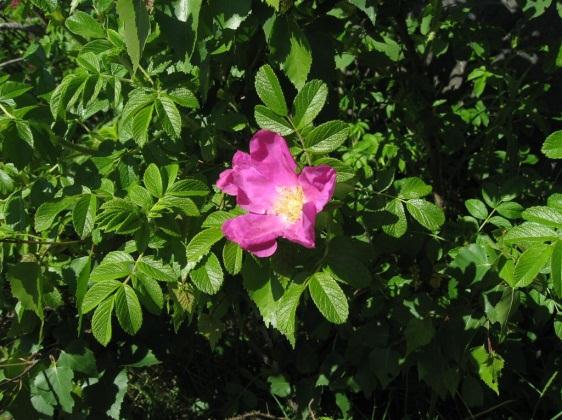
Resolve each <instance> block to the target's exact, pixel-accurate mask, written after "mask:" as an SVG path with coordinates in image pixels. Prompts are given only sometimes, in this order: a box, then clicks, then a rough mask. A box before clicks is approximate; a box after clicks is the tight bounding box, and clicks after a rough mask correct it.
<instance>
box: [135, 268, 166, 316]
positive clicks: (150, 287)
mask: <svg viewBox="0 0 562 420" xmlns="http://www.w3.org/2000/svg"><path fill="white" fill-rule="evenodd" d="M137 278H138V280H139V283H140V286H141V287H140V289H141V296H142V294H143V293H144V294H146V296H148V297H149V298H150V300H151V301H152V303H154V305H156V307H157V308H158V310H160V311H161V310H162V308H163V307H164V294H163V293H162V289H161V288H160V285H159V284H158V282H157V281H156V280H154V279H153V278H152V277H148V276H146V275H139V276H138V277H137ZM142 302H143V305H144V304H145V303H146V302H145V301H144V300H143V301H142ZM145 306H146V305H145Z"/></svg>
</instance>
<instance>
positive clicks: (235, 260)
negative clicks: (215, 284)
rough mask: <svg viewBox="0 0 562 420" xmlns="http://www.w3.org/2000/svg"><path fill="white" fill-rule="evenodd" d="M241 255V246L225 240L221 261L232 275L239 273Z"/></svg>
mask: <svg viewBox="0 0 562 420" xmlns="http://www.w3.org/2000/svg"><path fill="white" fill-rule="evenodd" d="M243 255H244V253H243V252H242V248H240V246H238V244H237V243H235V242H230V241H226V243H225V244H224V248H223V249H222V261H223V263H224V268H226V271H228V272H229V273H230V274H232V275H236V274H238V273H240V270H242V257H243Z"/></svg>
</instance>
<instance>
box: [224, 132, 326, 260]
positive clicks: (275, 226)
mask: <svg viewBox="0 0 562 420" xmlns="http://www.w3.org/2000/svg"><path fill="white" fill-rule="evenodd" d="M296 169H297V163H296V162H295V160H294V159H293V157H292V156H291V153H290V152H289V148H288V147H287V142H286V141H285V139H284V138H283V137H281V136H280V135H278V134H276V133H273V132H271V131H267V130H261V131H258V132H257V133H256V134H255V135H254V137H253V138H252V140H250V154H248V153H244V152H241V151H237V152H236V153H235V154H234V157H233V158H232V169H227V170H225V171H223V172H222V173H221V174H220V177H219V180H218V181H217V187H219V188H220V189H221V190H222V191H223V192H225V193H227V194H230V195H234V196H236V202H237V203H238V205H239V206H240V207H241V208H243V209H244V210H247V211H248V212H249V213H247V214H244V215H242V216H238V217H235V218H233V219H230V220H227V221H226V222H225V223H224V224H223V225H222V231H223V233H224V235H225V236H226V237H227V238H228V239H229V240H231V241H233V242H236V243H237V244H239V245H240V246H241V247H242V248H243V249H245V250H247V251H250V252H251V253H253V254H254V255H256V256H258V257H269V256H270V255H272V254H273V253H274V252H275V251H276V250H277V238H279V237H282V238H285V239H288V240H290V241H293V242H296V243H298V244H300V245H302V246H304V247H307V248H314V246H315V244H314V236H315V234H314V225H315V222H316V215H317V214H318V213H319V212H320V211H322V209H323V208H324V206H325V205H326V203H327V202H328V201H329V200H330V199H331V198H332V195H333V194H334V189H335V187H336V171H335V170H334V169H333V168H332V167H330V166H328V165H320V166H306V167H305V168H304V169H303V170H302V171H301V172H300V174H297V173H296Z"/></svg>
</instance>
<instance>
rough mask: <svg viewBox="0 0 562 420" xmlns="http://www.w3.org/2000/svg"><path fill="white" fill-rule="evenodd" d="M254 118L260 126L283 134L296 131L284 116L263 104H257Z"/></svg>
mask: <svg viewBox="0 0 562 420" xmlns="http://www.w3.org/2000/svg"><path fill="white" fill-rule="evenodd" d="M254 118H255V119H256V123H257V125H259V126H260V128H264V129H266V130H270V131H273V132H275V133H279V134H280V135H282V136H287V135H289V134H291V133H292V132H293V131H294V130H293V127H291V124H290V123H289V122H288V121H287V120H286V119H285V118H284V117H281V116H279V115H277V114H276V113H275V112H273V111H272V110H271V109H269V108H267V107H265V106H263V105H256V107H255V108H254Z"/></svg>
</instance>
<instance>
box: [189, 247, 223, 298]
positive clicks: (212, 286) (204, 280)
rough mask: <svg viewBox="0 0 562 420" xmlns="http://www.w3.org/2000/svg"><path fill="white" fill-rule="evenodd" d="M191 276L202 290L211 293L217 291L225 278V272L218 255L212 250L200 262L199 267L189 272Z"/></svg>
mask: <svg viewBox="0 0 562 420" xmlns="http://www.w3.org/2000/svg"><path fill="white" fill-rule="evenodd" d="M189 278H190V279H191V281H192V282H193V284H195V286H196V287H197V288H198V289H199V290H201V291H202V292H204V293H207V294H209V295H214V294H215V293H217V292H218V291H219V290H220V288H221V286H222V282H223V280H224V274H223V272H222V268H221V265H220V262H219V259H218V258H217V256H216V255H215V254H214V253H212V252H211V253H210V254H209V255H208V256H207V257H206V258H204V259H203V260H202V261H201V262H200V263H199V264H198V267H196V268H194V269H193V270H191V271H190V272H189Z"/></svg>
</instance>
